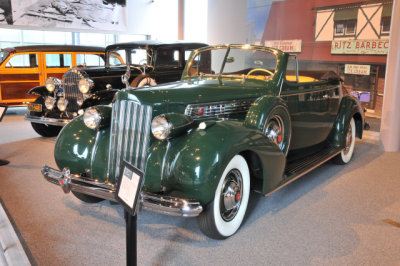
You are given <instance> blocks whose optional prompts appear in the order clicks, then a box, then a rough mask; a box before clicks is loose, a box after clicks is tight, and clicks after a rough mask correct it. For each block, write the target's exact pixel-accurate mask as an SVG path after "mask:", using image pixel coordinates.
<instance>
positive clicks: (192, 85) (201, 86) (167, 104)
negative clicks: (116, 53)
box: [116, 79, 277, 112]
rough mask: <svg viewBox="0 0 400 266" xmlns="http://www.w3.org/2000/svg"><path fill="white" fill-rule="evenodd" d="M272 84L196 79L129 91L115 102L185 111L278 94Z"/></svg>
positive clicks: (119, 95)
mask: <svg viewBox="0 0 400 266" xmlns="http://www.w3.org/2000/svg"><path fill="white" fill-rule="evenodd" d="M276 88H277V86H275V84H273V82H272V81H270V82H265V81H257V80H246V81H244V82H242V80H240V81H239V80H218V79H212V80H194V81H177V82H172V83H167V84H163V85H159V86H155V87H147V88H140V89H135V90H133V89H131V90H130V89H127V90H122V91H120V92H118V93H117V97H116V99H119V100H133V101H138V102H140V103H141V104H147V105H152V106H153V109H159V111H160V112H183V111H184V110H185V108H186V106H187V105H188V104H195V103H211V102H221V101H231V100H239V99H257V98H258V97H260V96H262V95H268V94H269V95H277V91H276V90H277V89H276Z"/></svg>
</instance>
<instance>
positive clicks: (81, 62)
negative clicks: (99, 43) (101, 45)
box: [76, 54, 104, 67]
mask: <svg viewBox="0 0 400 266" xmlns="http://www.w3.org/2000/svg"><path fill="white" fill-rule="evenodd" d="M76 66H77V67H97V66H104V59H103V57H102V56H101V55H99V54H76Z"/></svg>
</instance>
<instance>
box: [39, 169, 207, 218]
mask: <svg viewBox="0 0 400 266" xmlns="http://www.w3.org/2000/svg"><path fill="white" fill-rule="evenodd" d="M42 174H43V176H44V177H45V179H46V180H47V181H49V182H50V183H53V184H56V185H58V186H61V188H62V189H63V191H64V192H65V193H68V192H70V191H71V190H72V191H75V192H78V193H82V194H86V195H90V196H93V197H98V198H101V199H105V200H109V201H114V202H117V200H116V197H115V192H116V189H117V188H116V186H115V185H113V184H108V183H102V182H98V181H96V180H93V179H90V178H85V177H82V176H80V175H75V174H71V173H70V171H69V170H68V169H66V168H64V169H63V171H59V170H57V169H54V168H51V167H48V166H47V165H45V166H43V168H42ZM140 207H141V208H142V209H144V210H149V211H153V212H157V213H162V214H167V215H172V216H184V217H195V216H198V215H199V214H200V213H201V212H202V211H203V207H202V206H201V204H200V202H198V201H193V200H188V199H182V198H175V197H169V196H161V195H157V194H152V193H148V192H141V194H140Z"/></svg>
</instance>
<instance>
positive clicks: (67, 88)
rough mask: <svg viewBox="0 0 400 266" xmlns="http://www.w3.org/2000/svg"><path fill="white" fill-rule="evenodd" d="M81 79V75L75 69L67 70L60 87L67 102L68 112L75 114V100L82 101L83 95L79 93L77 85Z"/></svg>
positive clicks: (77, 107) (76, 108)
mask: <svg viewBox="0 0 400 266" xmlns="http://www.w3.org/2000/svg"><path fill="white" fill-rule="evenodd" d="M82 78H84V75H83V73H81V72H80V71H79V70H78V69H76V68H73V69H71V70H68V71H67V72H65V74H64V75H63V78H62V85H63V89H64V97H65V98H66V99H67V100H68V105H67V111H68V112H76V111H78V110H79V105H78V104H77V99H83V94H82V92H80V91H79V88H78V83H79V80H80V79H82Z"/></svg>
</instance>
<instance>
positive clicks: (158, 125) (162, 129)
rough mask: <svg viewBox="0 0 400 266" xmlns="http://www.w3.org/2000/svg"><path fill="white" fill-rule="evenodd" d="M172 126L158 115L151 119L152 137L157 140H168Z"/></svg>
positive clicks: (163, 117)
mask: <svg viewBox="0 0 400 266" xmlns="http://www.w3.org/2000/svg"><path fill="white" fill-rule="evenodd" d="M171 129H172V124H171V123H170V122H169V121H168V120H167V118H166V117H165V116H163V115H159V116H156V117H154V118H153V121H152V122H151V132H152V133H153V135H154V137H155V138H157V139H159V140H164V139H166V138H168V136H169V134H170V133H171Z"/></svg>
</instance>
